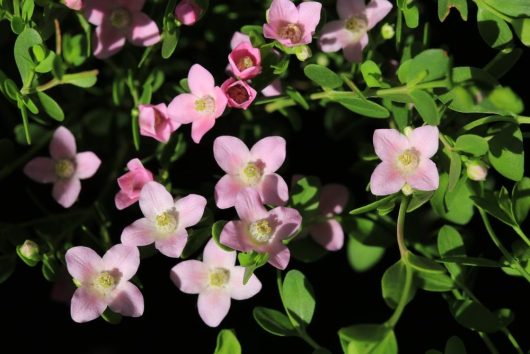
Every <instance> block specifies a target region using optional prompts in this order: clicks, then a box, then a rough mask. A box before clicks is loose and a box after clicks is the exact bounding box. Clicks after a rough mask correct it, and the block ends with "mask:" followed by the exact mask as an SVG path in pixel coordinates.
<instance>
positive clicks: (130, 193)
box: [114, 159, 153, 210]
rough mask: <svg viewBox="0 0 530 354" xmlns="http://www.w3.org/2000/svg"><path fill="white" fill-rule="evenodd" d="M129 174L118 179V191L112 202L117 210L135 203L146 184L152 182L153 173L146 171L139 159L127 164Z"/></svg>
mask: <svg viewBox="0 0 530 354" xmlns="http://www.w3.org/2000/svg"><path fill="white" fill-rule="evenodd" d="M127 168H128V169H129V172H127V173H125V174H124V175H122V176H120V177H119V178H118V186H120V191H119V192H118V193H117V194H116V197H115V198H114V202H115V204H116V208H118V209H119V210H122V209H125V208H127V207H128V206H131V205H132V204H134V203H136V202H137V201H138V199H140V192H141V190H142V188H143V187H144V185H145V184H146V183H147V182H151V181H152V180H153V173H152V172H151V171H149V170H148V169H146V168H145V167H144V165H142V162H141V161H140V160H139V159H132V160H131V161H129V162H128V163H127Z"/></svg>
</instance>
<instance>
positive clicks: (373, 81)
mask: <svg viewBox="0 0 530 354" xmlns="http://www.w3.org/2000/svg"><path fill="white" fill-rule="evenodd" d="M361 74H362V75H363V79H364V82H365V83H366V86H368V87H383V83H382V82H381V80H382V74H381V69H379V66H377V64H376V63H375V62H373V61H372V60H367V61H365V62H364V63H362V64H361Z"/></svg>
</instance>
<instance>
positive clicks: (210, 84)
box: [188, 64, 215, 97]
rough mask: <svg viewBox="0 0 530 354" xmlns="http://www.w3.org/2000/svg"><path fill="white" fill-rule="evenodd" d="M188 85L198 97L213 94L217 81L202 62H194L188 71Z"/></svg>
mask: <svg viewBox="0 0 530 354" xmlns="http://www.w3.org/2000/svg"><path fill="white" fill-rule="evenodd" d="M188 86H189V87H190V91H191V93H192V94H194V95H195V96H198V97H202V96H206V95H212V92H213V88H214V86H215V81H214V79H213V76H212V74H210V72H209V71H208V70H206V69H205V68H204V67H203V66H202V65H200V64H194V65H193V66H192V67H191V68H190V71H189V73H188Z"/></svg>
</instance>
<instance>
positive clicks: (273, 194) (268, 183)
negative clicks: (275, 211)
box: [259, 173, 289, 206]
mask: <svg viewBox="0 0 530 354" xmlns="http://www.w3.org/2000/svg"><path fill="white" fill-rule="evenodd" d="M259 193H260V196H261V200H263V203H264V204H270V205H274V206H278V205H285V204H286V203H287V201H288V200H289V187H287V183H286V182H285V180H284V179H283V178H282V177H281V176H280V175H278V174H276V173H271V174H270V175H266V176H265V177H264V178H263V181H262V182H261V184H260V185H259Z"/></svg>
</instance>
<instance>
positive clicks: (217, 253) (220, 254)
mask: <svg viewBox="0 0 530 354" xmlns="http://www.w3.org/2000/svg"><path fill="white" fill-rule="evenodd" d="M236 256H237V255H236V252H235V251H230V252H229V251H225V250H223V249H222V248H221V247H219V246H218V245H217V243H216V242H215V241H214V239H213V238H212V239H210V241H208V243H207V244H206V246H205V247H204V252H203V254H202V261H203V262H204V263H205V264H207V265H208V266H209V267H211V268H212V267H222V268H226V269H231V268H232V267H234V265H235V264H236Z"/></svg>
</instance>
